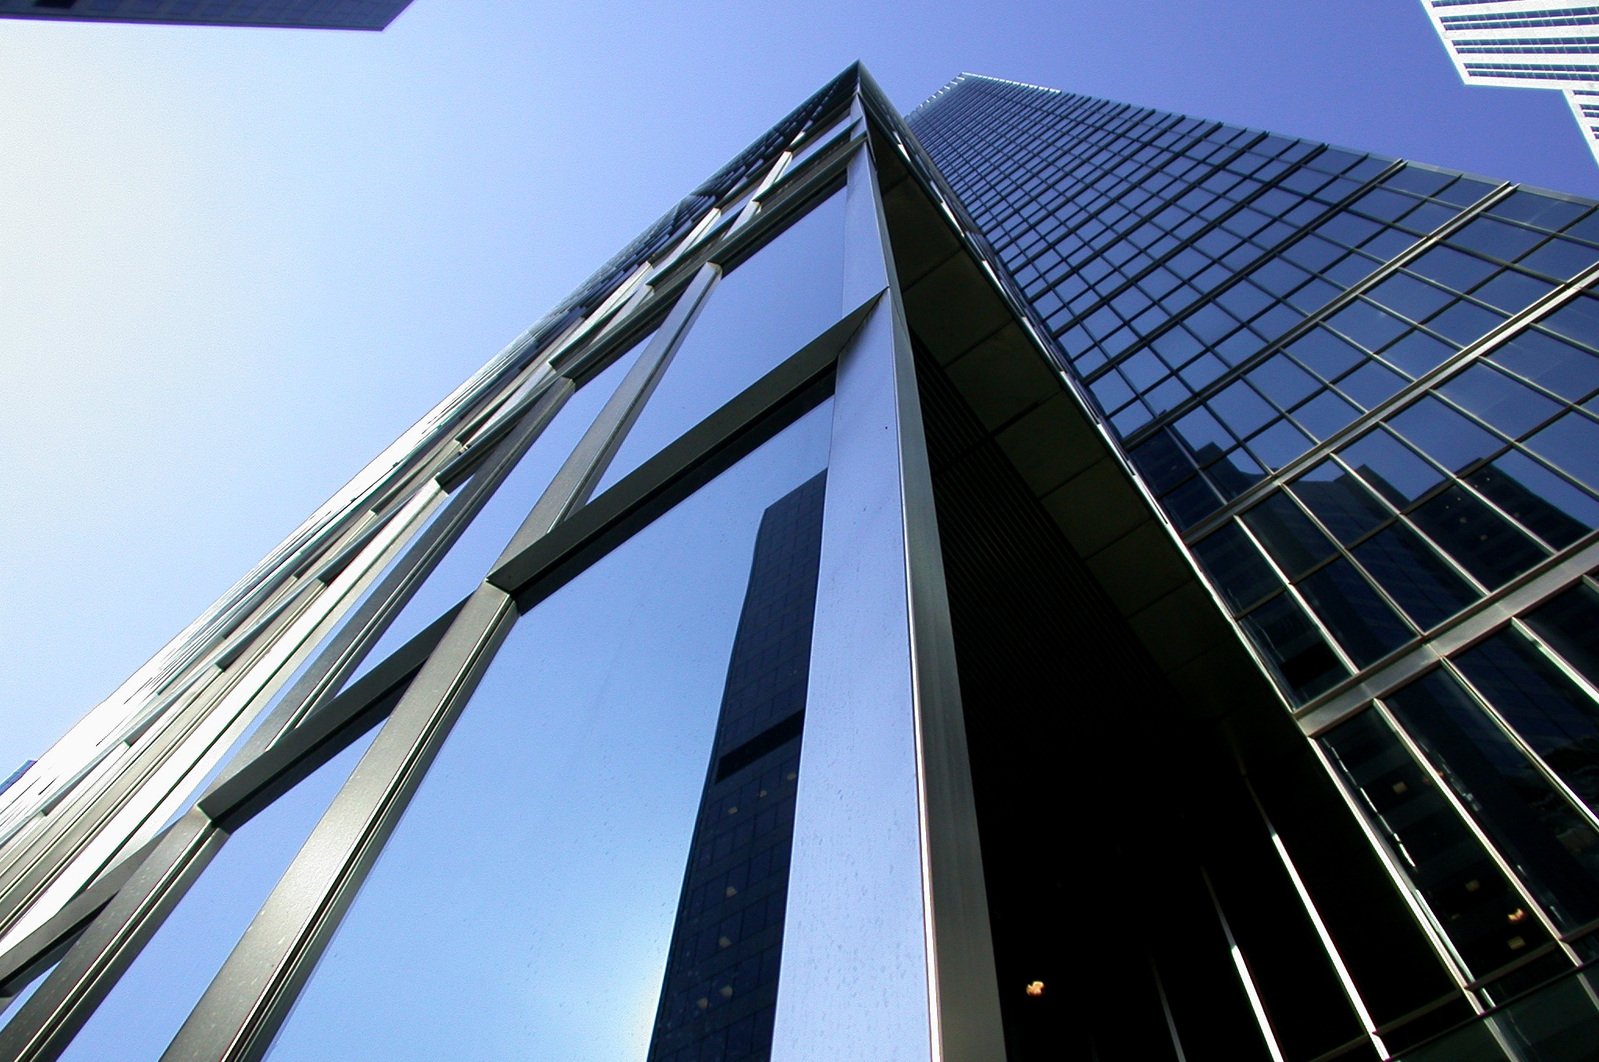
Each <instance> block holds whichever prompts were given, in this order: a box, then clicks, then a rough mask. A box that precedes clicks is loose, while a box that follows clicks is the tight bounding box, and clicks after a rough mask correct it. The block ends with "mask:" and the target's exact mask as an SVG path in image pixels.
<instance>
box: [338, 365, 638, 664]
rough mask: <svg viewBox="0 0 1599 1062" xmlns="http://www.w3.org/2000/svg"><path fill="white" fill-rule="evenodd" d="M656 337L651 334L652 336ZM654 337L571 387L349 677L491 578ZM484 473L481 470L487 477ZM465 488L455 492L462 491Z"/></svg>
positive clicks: (390, 650)
mask: <svg viewBox="0 0 1599 1062" xmlns="http://www.w3.org/2000/svg"><path fill="white" fill-rule="evenodd" d="M652 335H653V333H652ZM650 338H651V336H645V337H644V338H643V339H640V340H639V341H638V342H637V343H635V344H633V347H632V349H630V350H629V351H628V352H627V353H625V354H623V355H622V356H621V357H620V358H618V359H617V360H616V361H614V362H612V363H611V364H610V365H609V366H607V367H606V368H605V370H604V371H602V372H601V373H600V374H599V375H597V376H595V377H594V378H593V379H591V380H589V381H588V383H586V384H584V385H583V386H582V387H580V388H578V389H577V390H576V391H575V392H573V394H572V396H571V397H570V398H568V399H567V400H566V403H565V405H563V406H562V407H561V408H560V410H559V411H558V412H557V413H556V414H555V416H554V417H553V418H552V419H551V420H550V422H549V423H548V424H547V425H545V427H544V430H543V431H542V432H540V433H539V437H538V439H537V440H535V441H534V443H533V447H532V449H530V450H528V452H527V453H525V454H523V455H522V459H521V460H520V461H518V462H517V463H516V467H515V468H513V469H512V470H511V473H510V475H508V476H506V478H505V480H504V482H502V483H501V484H500V485H499V486H498V487H496V488H495V490H494V493H493V494H492V495H491V496H490V497H489V500H488V501H487V502H485V503H484V505H483V508H481V509H479V510H478V512H477V515H476V516H474V517H472V522H471V523H470V524H468V525H467V527H466V529H465V530H464V531H462V532H461V534H460V537H459V538H457V539H456V540H455V543H454V544H453V545H451V546H450V548H449V552H447V553H446V554H445V555H444V556H443V557H442V558H440V559H439V562H438V565H437V567H435V568H434V569H433V571H432V572H430V573H429V574H428V576H427V578H426V579H424V580H423V582H422V585H421V586H419V587H417V588H416V590H415V592H413V593H412V595H411V599H410V600H409V601H407V602H406V603H405V607H404V608H402V609H401V610H400V614H399V615H398V616H396V617H394V620H393V621H392V622H391V623H390V624H389V626H388V629H387V630H385V631H384V632H383V635H382V637H380V638H379V639H378V640H377V644H375V645H374V646H373V647H372V648H371V649H370V650H369V651H368V652H367V654H366V656H365V658H363V659H362V661H361V664H360V666H359V667H357V668H356V670H355V671H354V672H353V673H352V674H351V675H350V678H349V679H348V680H347V681H346V682H345V686H346V687H348V686H349V685H350V683H352V682H354V681H355V680H356V679H358V678H360V677H361V676H362V675H364V674H366V673H367V672H368V671H370V670H372V668H374V667H376V666H377V665H378V664H379V663H381V662H382V661H383V660H384V659H385V658H387V657H388V656H389V655H390V654H391V653H393V652H394V651H395V650H396V649H398V648H399V647H400V646H402V645H404V644H405V643H406V642H408V641H410V640H411V639H412V638H414V637H416V635H417V634H418V633H420V632H421V630H422V629H423V628H424V627H426V626H427V625H428V624H429V623H432V622H433V621H434V620H436V619H438V618H439V617H440V616H441V615H443V614H444V611H445V610H446V609H448V608H450V607H451V606H453V605H455V604H456V602H458V601H460V600H461V599H462V598H464V597H465V596H466V595H467V594H470V593H471V592H472V591H473V590H474V589H476V588H477V585H478V584H479V583H481V582H482V581H483V579H484V577H485V576H487V575H488V572H489V566H490V565H491V564H493V563H494V561H495V559H496V558H497V557H499V555H500V552H501V551H502V550H504V549H505V547H506V545H507V544H508V543H509V542H510V541H511V536H512V535H514V534H516V530H517V528H519V527H521V526H522V521H523V520H525V519H527V514H528V513H529V511H531V510H532V508H533V506H534V504H535V503H536V502H537V501H538V500H539V496H540V495H541V494H543V493H544V490H545V488H547V487H548V486H549V485H550V483H551V481H552V480H554V479H555V474H556V473H557V472H559V471H560V470H561V465H562V464H563V463H564V462H565V461H566V458H567V456H568V455H569V454H571V452H572V448H573V447H574V446H576V445H577V442H578V440H579V439H581V438H582V437H583V433H584V432H586V431H587V430H588V428H589V425H590V424H592V423H593V422H594V418H595V417H596V416H598V415H599V412H600V409H601V408H602V407H603V406H604V405H605V403H606V401H607V400H608V399H609V398H610V397H611V395H612V393H614V392H615V391H616V388H617V385H618V384H620V383H621V382H622V377H624V376H626V375H627V371H628V369H630V368H632V367H633V363H634V362H636V361H638V359H639V356H640V355H641V354H643V352H644V348H645V347H647V346H649V342H650ZM482 474H483V473H482V472H479V473H478V475H482ZM459 493H460V491H459V490H458V491H457V494H459Z"/></svg>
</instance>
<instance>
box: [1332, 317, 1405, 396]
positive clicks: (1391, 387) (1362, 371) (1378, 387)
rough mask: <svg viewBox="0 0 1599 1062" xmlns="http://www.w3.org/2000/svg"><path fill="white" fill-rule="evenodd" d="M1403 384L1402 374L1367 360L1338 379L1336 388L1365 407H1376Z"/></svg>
mask: <svg viewBox="0 0 1599 1062" xmlns="http://www.w3.org/2000/svg"><path fill="white" fill-rule="evenodd" d="M1412 334H1415V335H1419V334H1420V333H1412ZM1403 386H1405V378H1404V377H1403V376H1400V375H1399V374H1398V373H1397V372H1394V371H1393V370H1392V369H1390V368H1388V367H1387V366H1386V365H1383V364H1382V363H1381V362H1378V361H1375V360H1373V361H1370V362H1367V363H1366V364H1365V365H1362V366H1361V367H1360V368H1358V369H1356V370H1355V371H1354V372H1352V373H1350V374H1349V375H1348V376H1345V377H1344V378H1343V379H1342V380H1339V381H1338V390H1340V391H1342V392H1343V393H1344V394H1346V395H1348V396H1349V397H1350V398H1352V399H1354V400H1355V401H1356V402H1358V403H1359V404H1360V405H1362V406H1364V407H1365V408H1367V409H1376V408H1377V407H1378V406H1380V405H1382V404H1383V403H1384V402H1386V401H1388V400H1389V399H1390V398H1392V397H1393V396H1394V395H1396V394H1398V393H1399V389H1400V388H1401V387H1403Z"/></svg>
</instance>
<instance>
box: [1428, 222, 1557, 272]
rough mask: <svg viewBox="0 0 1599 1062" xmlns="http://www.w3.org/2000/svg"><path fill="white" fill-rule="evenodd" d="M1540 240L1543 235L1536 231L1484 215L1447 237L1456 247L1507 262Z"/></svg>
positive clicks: (1513, 259)
mask: <svg viewBox="0 0 1599 1062" xmlns="http://www.w3.org/2000/svg"><path fill="white" fill-rule="evenodd" d="M1542 240H1543V237H1542V236H1541V235H1539V234H1538V233H1536V232H1530V231H1528V230H1527V229H1523V228H1518V227H1517V226H1515V225H1507V224H1505V223H1504V222H1502V221H1495V220H1494V219H1493V218H1490V217H1486V216H1484V217H1479V218H1477V219H1476V220H1475V221H1471V222H1468V223H1467V224H1466V225H1465V226H1464V227H1463V228H1461V229H1459V230H1458V231H1456V232H1454V233H1452V234H1451V235H1450V237H1449V242H1450V243H1452V244H1454V245H1455V246H1457V247H1467V248H1470V249H1471V250H1473V251H1481V252H1482V253H1484V254H1488V255H1492V256H1493V257H1495V258H1503V259H1504V260H1505V261H1507V262H1513V261H1515V260H1516V259H1517V258H1519V257H1520V256H1521V255H1522V254H1524V253H1526V252H1527V251H1528V250H1530V249H1531V248H1532V247H1533V246H1535V245H1536V244H1538V243H1540V242H1541V241H1542Z"/></svg>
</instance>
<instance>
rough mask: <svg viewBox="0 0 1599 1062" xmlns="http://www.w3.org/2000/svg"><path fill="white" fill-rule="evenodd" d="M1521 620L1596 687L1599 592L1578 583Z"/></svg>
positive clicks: (1598, 658) (1598, 661)
mask: <svg viewBox="0 0 1599 1062" xmlns="http://www.w3.org/2000/svg"><path fill="white" fill-rule="evenodd" d="M1522 620H1523V621H1524V622H1525V623H1526V624H1527V626H1529V627H1531V628H1532V629H1533V630H1534V631H1535V632H1537V635H1538V637H1540V638H1542V639H1543V640H1544V641H1545V642H1547V643H1548V644H1549V646H1550V647H1551V648H1552V649H1554V651H1555V652H1557V653H1559V654H1560V656H1561V658H1562V659H1564V660H1565V661H1566V663H1568V664H1570V665H1571V666H1572V667H1574V668H1576V669H1577V671H1578V672H1579V673H1581V675H1582V676H1583V677H1584V678H1586V679H1587V680H1588V681H1589V683H1591V684H1593V685H1596V686H1599V592H1596V591H1595V590H1594V589H1593V587H1591V586H1589V585H1588V584H1587V583H1578V584H1577V585H1575V586H1573V587H1571V589H1569V590H1563V591H1561V592H1560V593H1559V594H1558V595H1557V596H1555V597H1553V598H1551V599H1550V600H1549V601H1548V602H1547V603H1545V604H1543V605H1540V606H1538V607H1537V608H1536V609H1534V610H1533V611H1531V612H1529V613H1527V614H1526V615H1525V616H1523V617H1522Z"/></svg>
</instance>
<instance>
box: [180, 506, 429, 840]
mask: <svg viewBox="0 0 1599 1062" xmlns="http://www.w3.org/2000/svg"><path fill="white" fill-rule="evenodd" d="M449 503H450V500H449V499H448V498H445V499H444V500H442V501H440V502H439V503H438V505H437V506H436V507H435V508H434V510H433V511H432V512H431V513H429V514H428V515H427V517H426V518H424V519H423V520H422V522H421V523H420V524H418V525H417V527H416V529H415V530H414V531H412V532H411V533H410V534H409V535H408V536H407V537H408V538H409V539H410V540H411V541H412V542H415V541H417V540H418V539H420V538H421V537H422V536H423V535H424V534H426V533H427V529H428V528H429V527H431V526H433V522H434V521H435V520H437V519H438V518H439V515H440V514H441V513H443V512H444V510H445V508H447V507H448V506H449ZM405 554H406V550H404V549H402V550H400V551H399V552H398V553H397V554H395V556H394V557H393V558H392V559H391V560H390V561H389V563H388V564H386V565H384V566H383V570H382V571H381V572H379V573H378V575H377V578H375V579H373V580H372V581H371V582H370V583H368V584H367V586H366V589H365V590H362V591H361V593H360V594H359V595H357V597H356V599H355V600H354V601H353V602H351V603H350V605H349V607H347V608H346V609H345V610H344V616H343V617H342V618H341V619H340V620H339V622H338V623H336V624H334V626H333V629H332V630H330V631H328V633H327V634H326V635H324V636H323V638H322V640H321V641H320V642H318V643H317V645H316V648H315V649H313V650H311V652H310V654H309V655H307V656H306V658H305V659H304V660H302V661H301V662H300V666H299V667H297V668H295V669H294V673H293V674H292V675H290V676H289V677H288V678H287V679H286V680H285V681H284V683H283V685H281V686H279V687H278V691H277V692H276V693H275V694H273V695H272V700H271V702H270V703H269V704H268V705H267V706H266V707H265V708H262V709H261V710H260V711H259V712H257V713H256V715H255V718H254V719H252V720H250V724H249V725H248V726H246V727H245V728H244V732H243V733H241V734H240V735H239V736H238V737H237V738H235V739H234V742H233V744H232V745H231V746H229V748H228V751H227V752H226V753H224V754H223V756H222V758H221V759H220V760H218V761H217V762H216V764H215V765H213V766H212V768H211V769H210V770H209V771H207V772H206V775H205V777H204V778H203V779H201V780H200V784H199V785H197V786H195V787H194V789H193V790H192V791H191V792H190V794H189V799H188V800H185V801H184V802H183V803H182V804H180V805H178V807H177V809H176V810H175V811H173V812H172V814H171V815H169V816H167V821H166V826H170V825H172V824H173V823H174V822H177V821H178V819H179V818H181V817H182V816H183V814H184V813H185V812H187V811H188V810H189V809H190V808H192V807H194V802H195V801H196V800H199V799H200V797H201V796H202V795H203V794H204V793H205V790H206V786H208V785H210V784H211V783H212V782H214V781H216V779H217V776H218V775H220V774H221V773H222V770H223V768H225V767H227V766H228V765H229V764H231V763H232V762H233V757H234V756H236V755H238V752H239V750H240V749H242V748H243V747H244V744H245V742H247V741H249V740H250V737H251V735H253V734H254V733H255V732H256V731H257V730H258V729H260V727H261V724H262V723H264V722H266V719H267V716H269V715H271V714H272V712H273V711H274V710H275V709H276V708H277V706H278V703H279V702H280V701H282V700H283V698H284V697H285V696H287V695H288V693H289V691H290V690H292V689H294V684H295V683H296V682H299V681H300V679H301V677H302V676H304V675H305V673H306V672H307V671H309V670H310V668H311V665H312V664H314V663H316V661H317V658H318V657H320V656H321V655H322V652H323V650H325V649H326V648H327V647H328V645H329V644H330V643H331V642H332V641H333V639H334V638H336V637H337V636H338V635H339V632H341V631H342V630H344V626H345V624H347V623H349V622H350V619H351V617H353V616H354V615H355V613H356V612H357V611H359V610H360V608H361V606H362V605H364V604H366V601H367V598H369V597H371V596H372V594H373V592H374V591H376V590H377V588H378V587H379V586H380V585H382V583H383V580H384V579H386V578H388V575H389V572H391V571H393V570H394V567H395V566H396V565H397V564H399V563H400V561H402V560H404V559H405ZM162 828H163V829H165V828H166V827H165V826H163V827H162Z"/></svg>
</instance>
